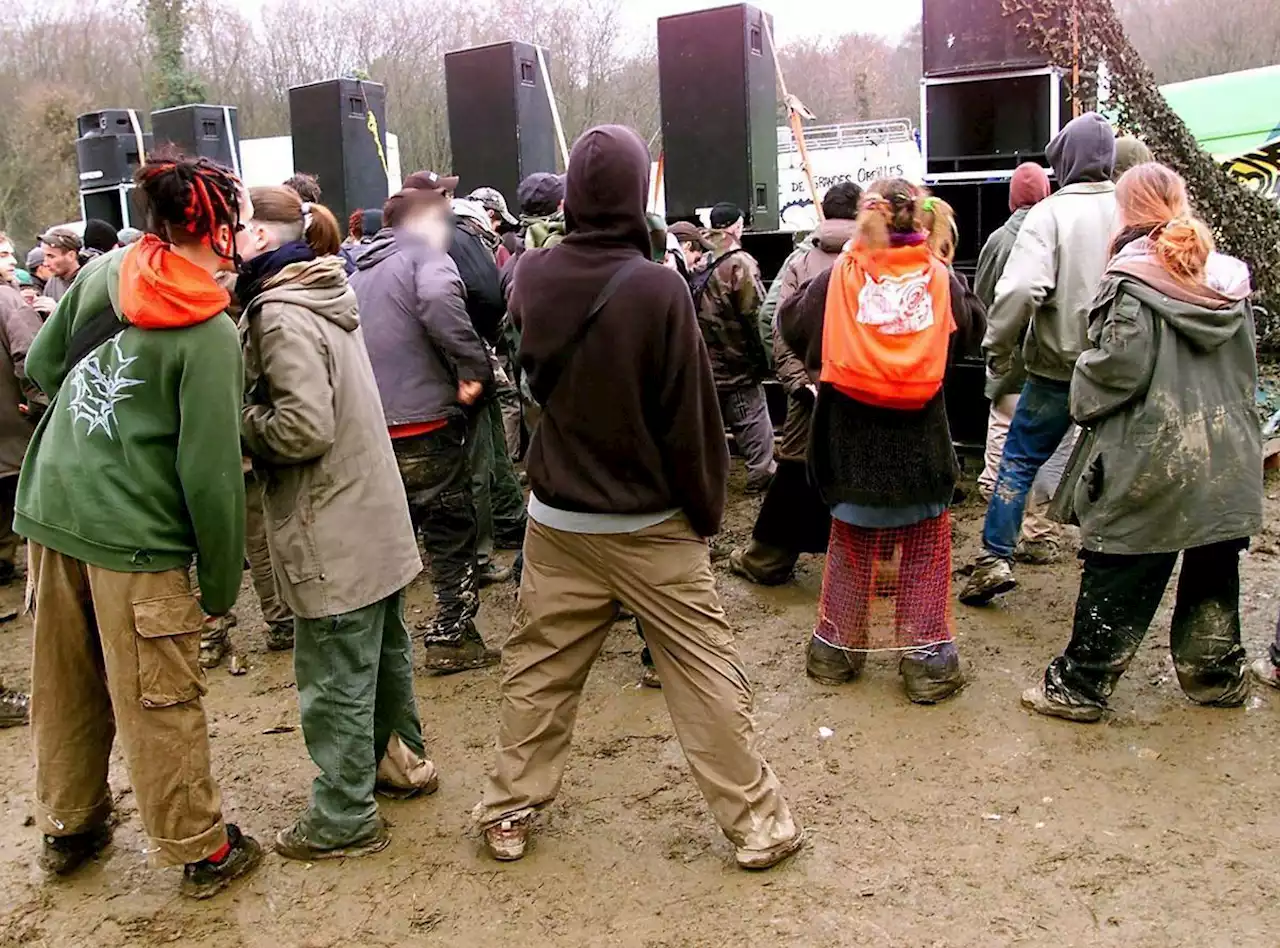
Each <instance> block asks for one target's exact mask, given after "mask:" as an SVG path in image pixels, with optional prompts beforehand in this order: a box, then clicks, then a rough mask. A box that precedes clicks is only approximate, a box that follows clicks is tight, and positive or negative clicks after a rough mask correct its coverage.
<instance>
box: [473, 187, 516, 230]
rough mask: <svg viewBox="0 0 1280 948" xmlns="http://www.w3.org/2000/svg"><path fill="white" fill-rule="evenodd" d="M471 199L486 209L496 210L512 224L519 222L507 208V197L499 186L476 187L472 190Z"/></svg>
mask: <svg viewBox="0 0 1280 948" xmlns="http://www.w3.org/2000/svg"><path fill="white" fill-rule="evenodd" d="M471 200H473V201H475V202H476V203H477V204H479V205H480V206H481V207H483V208H485V209H486V210H490V211H494V212H495V213H497V215H498V216H499V217H501V218H502V219H503V220H504V221H506V222H507V223H508V224H511V225H512V226H515V225H516V224H519V223H520V222H519V221H518V220H516V219H515V218H514V217H513V216H512V215H511V212H510V211H509V210H507V199H506V198H504V197H503V196H502V192H501V191H499V190H498V189H497V188H476V189H475V190H474V191H472V192H471Z"/></svg>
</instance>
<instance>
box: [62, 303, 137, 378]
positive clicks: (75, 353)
mask: <svg viewBox="0 0 1280 948" xmlns="http://www.w3.org/2000/svg"><path fill="white" fill-rule="evenodd" d="M128 325H129V324H128V323H126V322H125V321H124V320H123V319H121V318H120V317H119V316H117V315H116V311H115V309H114V308H113V307H112V306H111V304H109V303H108V304H107V305H106V306H105V307H103V308H102V310H101V311H99V312H98V313H95V314H94V315H93V316H92V317H91V318H90V319H89V321H88V322H87V323H85V324H84V325H83V326H81V327H80V328H79V329H77V330H76V331H75V332H74V333H73V334H72V335H71V342H70V343H69V344H68V346H67V372H68V374H69V373H70V372H71V370H72V369H74V368H75V367H76V366H77V365H79V364H80V363H81V362H82V361H83V360H84V357H85V356H87V355H88V354H89V353H90V352H92V351H93V350H94V349H96V348H98V346H100V345H102V344H103V343H104V342H106V341H107V340H109V339H114V338H115V337H116V336H118V335H120V333H122V332H124V331H125V329H126V328H127V327H128Z"/></svg>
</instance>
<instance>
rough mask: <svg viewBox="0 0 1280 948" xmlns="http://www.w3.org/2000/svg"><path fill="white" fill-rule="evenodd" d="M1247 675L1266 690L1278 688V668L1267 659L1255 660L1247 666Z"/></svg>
mask: <svg viewBox="0 0 1280 948" xmlns="http://www.w3.org/2000/svg"><path fill="white" fill-rule="evenodd" d="M1249 674H1250V675H1251V676H1253V680H1254V681H1256V682H1258V684H1260V685H1266V686H1267V687H1268V688H1280V668H1276V666H1275V665H1273V664H1272V663H1271V659H1269V658H1265V657H1264V658H1259V659H1255V660H1254V662H1253V664H1252V665H1250V666H1249Z"/></svg>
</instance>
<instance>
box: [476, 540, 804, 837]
mask: <svg viewBox="0 0 1280 948" xmlns="http://www.w3.org/2000/svg"><path fill="white" fill-rule="evenodd" d="M524 555H525V565H524V579H523V582H522V584H521V587H520V601H519V605H518V606H517V608H516V615H515V618H514V620H513V626H512V632H511V637H510V639H508V640H507V643H506V645H505V646H504V647H503V650H502V664H503V681H502V704H501V708H500V724H499V733H498V751H497V760H496V762H495V765H494V768H493V770H492V772H491V774H490V777H489V783H488V786H487V788H486V790H485V794H484V799H483V800H482V802H481V804H480V806H479V807H478V808H477V812H476V819H477V822H478V823H479V824H480V825H481V826H492V825H494V824H495V823H499V822H501V821H502V820H504V819H508V818H510V817H512V816H516V815H518V814H521V813H523V812H524V811H527V810H530V809H534V808H538V807H541V806H544V805H546V804H547V803H549V802H551V800H553V799H554V798H555V796H556V793H557V792H558V791H559V789H560V781H561V778H562V777H563V775H564V766H565V760H566V758H567V757H568V754H569V742H570V740H571V738H572V736H573V725H574V720H575V718H576V717H577V714H578V704H579V701H580V699H581V697H582V687H583V685H584V684H585V683H586V680H587V674H588V673H589V672H590V671H591V666H592V664H593V663H594V662H595V660H596V657H597V656H598V655H599V654H600V650H601V648H602V647H603V646H604V642H605V637H606V636H607V635H608V632H609V627H610V626H611V625H612V624H613V621H614V617H615V614H616V605H615V603H621V604H622V605H623V606H624V607H625V608H626V609H628V610H630V611H631V612H633V613H634V614H635V615H636V617H637V618H638V619H639V620H640V623H641V626H642V627H643V629H644V638H645V642H646V643H647V645H648V646H649V650H650V652H651V653H652V655H653V664H654V666H655V667H656V668H657V671H658V676H659V677H660V678H661V679H662V694H663V696H664V697H665V698H666V701H667V707H668V709H669V710H670V712H671V720H672V722H673V723H674V725H675V729H676V736H677V737H678V738H679V739H680V744H681V746H682V747H683V748H684V752H685V756H686V757H687V758H688V761H689V767H690V769H691V770H692V771H693V777H694V780H696V781H697V784H698V788H699V789H700V790H701V791H702V794H703V796H705V797H706V799H707V803H708V805H709V806H710V808H711V812H712V814H713V815H714V816H715V819H716V822H718V823H719V824H720V827H721V829H722V830H723V831H724V834H725V835H726V836H727V837H728V838H729V840H730V841H731V842H733V844H734V845H735V846H738V847H739V848H744V849H750V850H764V849H770V848H772V847H773V846H776V845H778V844H779V843H782V842H785V841H787V840H790V839H791V838H792V837H794V836H795V834H796V832H797V827H796V826H795V824H794V823H793V822H792V819H791V813H790V811H789V810H788V809H787V804H786V802H785V801H784V800H783V799H782V792H781V788H780V787H779V785H778V779H777V777H775V776H774V774H773V771H772V770H771V769H770V768H769V765H768V764H767V763H766V762H765V760H764V758H763V757H761V756H760V753H759V751H758V750H757V749H756V746H755V745H756V733H755V725H754V723H753V721H752V718H751V707H752V696H751V686H750V685H749V684H748V683H747V677H746V673H745V672H744V671H743V667H742V662H741V660H740V659H739V658H738V652H737V648H736V647H735V645H734V641H733V632H732V630H731V629H730V628H729V625H728V623H727V622H726V621H725V618H724V612H723V610H722V609H721V608H720V597H719V595H718V593H717V592H716V587H715V579H714V578H713V575H712V572H711V561H710V556H709V553H708V550H707V544H706V541H704V540H703V539H702V538H701V537H699V536H697V534H695V533H694V531H693V530H692V528H691V527H690V526H689V522H688V520H687V519H686V518H685V517H683V516H677V517H673V518H672V519H670V520H668V521H667V522H666V523H662V524H659V525H658V526H655V527H650V528H648V529H646V530H642V531H640V532H639V533H631V534H615V535H588V534H575V533H564V532H561V531H558V530H552V529H550V528H548V527H544V526H542V525H541V524H538V523H535V522H533V521H530V522H529V532H528V535H527V536H526V538H525V546H524Z"/></svg>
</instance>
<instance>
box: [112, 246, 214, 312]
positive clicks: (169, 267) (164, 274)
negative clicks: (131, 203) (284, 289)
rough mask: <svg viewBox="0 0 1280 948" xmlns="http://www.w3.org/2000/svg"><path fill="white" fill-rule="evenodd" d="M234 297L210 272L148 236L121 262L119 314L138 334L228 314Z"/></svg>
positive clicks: (127, 253) (131, 248)
mask: <svg viewBox="0 0 1280 948" xmlns="http://www.w3.org/2000/svg"><path fill="white" fill-rule="evenodd" d="M230 302H231V295H230V294H229V293H228V292H227V291H226V290H224V289H223V288H222V287H220V286H218V284H217V283H216V282H215V281H214V279H213V277H212V276H211V275H210V274H209V273H208V272H207V271H205V270H202V269H201V268H200V267H198V266H196V265H195V264H194V263H192V262H191V261H189V260H187V259H186V258H184V257H181V256H179V255H178V254H176V253H174V252H173V251H172V250H170V249H169V245H168V244H166V243H165V242H164V241H163V240H161V239H160V238H159V237H156V236H154V235H153V234H148V235H147V236H145V237H143V238H142V239H141V240H140V241H138V242H137V243H136V244H134V245H133V246H132V247H130V248H129V249H128V250H127V251H125V254H124V257H123V259H122V260H121V261H120V312H121V313H122V314H123V315H124V318H125V319H126V320H128V322H129V324H130V325H132V326H137V327H138V328H139V329H181V328H182V327H184V326H194V325H196V324H197V323H203V322H205V321H207V320H210V319H212V318H213V317H214V316H217V315H218V314H219V313H223V312H226V309H227V306H228V304H229V303H230Z"/></svg>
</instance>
